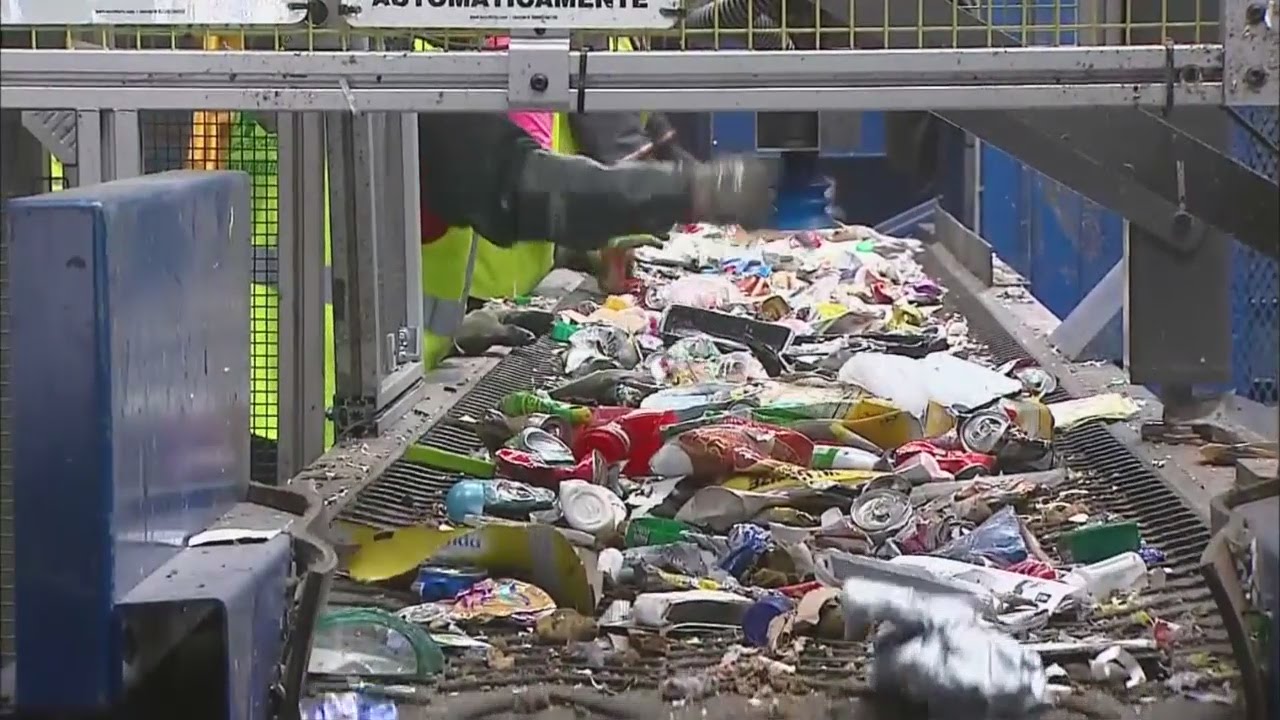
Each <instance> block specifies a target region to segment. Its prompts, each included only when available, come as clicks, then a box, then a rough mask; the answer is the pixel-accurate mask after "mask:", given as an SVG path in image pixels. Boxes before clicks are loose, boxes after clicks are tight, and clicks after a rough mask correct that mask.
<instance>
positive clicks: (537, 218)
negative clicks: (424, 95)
mask: <svg viewBox="0 0 1280 720" xmlns="http://www.w3.org/2000/svg"><path fill="white" fill-rule="evenodd" d="M420 49H427V50H429V48H420ZM571 133H572V130H571V128H570V124H569V123H568V122H567V121H565V120H564V119H562V118H561V119H558V120H553V126H552V137H551V142H550V147H543V146H542V145H540V144H539V143H538V141H537V140H535V139H534V138H533V137H531V136H530V134H529V133H528V132H526V130H524V129H522V127H521V125H519V124H517V123H516V122H513V121H512V118H509V117H507V116H503V115H495V114H485V113H425V114H422V115H420V116H419V152H420V169H421V174H422V177H421V179H422V245H423V250H422V287H423V310H424V325H425V331H426V332H425V335H424V341H423V360H424V362H425V363H426V364H427V366H428V367H432V366H434V365H436V364H437V363H438V362H439V361H440V360H441V359H443V358H444V357H445V356H446V355H449V354H473V353H475V352H478V351H480V350H482V349H483V348H485V347H487V346H488V345H492V344H495V343H511V342H514V341H516V340H518V339H519V338H527V337H528V335H529V333H528V331H525V332H519V333H517V332H514V331H513V330H514V328H516V327H517V326H513V325H511V324H507V323H499V324H498V326H495V325H494V324H493V323H492V322H489V320H490V319H491V317H490V316H487V315H481V316H478V317H476V318H473V321H472V322H469V323H464V318H465V317H466V313H467V303H468V300H469V299H470V298H500V297H514V296H518V295H522V294H525V293H527V292H529V291H530V290H531V289H532V288H533V287H534V286H535V285H536V284H537V283H538V282H539V281H540V280H541V279H542V278H543V277H544V276H545V275H546V274H547V273H548V272H549V271H550V270H551V268H552V265H553V262H554V257H555V250H554V245H561V246H565V247H570V248H574V249H577V250H581V251H591V250H597V249H600V248H603V247H605V246H606V245H607V244H608V243H609V241H610V239H611V238H614V237H619V236H627V235H637V234H658V233H661V232H663V231H665V230H667V229H668V228H670V227H671V226H672V225H673V224H676V223H680V222H689V221H694V220H705V221H710V222H725V223H739V224H744V225H756V224H758V223H760V222H763V220H764V218H765V217H766V216H767V213H768V209H769V207H770V205H771V198H770V192H771V178H770V176H769V173H768V171H767V169H766V166H765V165H764V164H762V163H759V162H756V161H752V160H747V159H726V160H721V161H718V162H716V163H710V164H699V163H681V164H676V163H658V162H643V163H642V162H622V163H619V164H617V165H615V166H612V167H606V166H605V165H603V164H601V163H599V162H596V161H594V160H591V159H588V158H585V157H574V156H571V155H568V154H561V153H568V152H573V151H574V150H575V149H576V147H575V144H574V143H573V140H572V134H571ZM272 141H273V142H274V137H272ZM273 184H274V183H273ZM255 199H256V198H255ZM324 242H325V246H326V259H327V257H328V245H329V243H328V233H327V229H326V237H325V238H324ZM261 290H262V288H256V289H255V290H254V292H260V291H261ZM271 297H273V298H274V295H271ZM273 308H274V306H272V305H271V304H270V303H269V302H267V303H264V302H261V301H260V302H258V303H257V304H256V305H255V314H254V322H253V328H252V329H253V332H254V333H255V334H258V333H260V332H261V333H262V334H264V335H267V334H269V335H270V337H271V338H272V340H274V337H275V332H274V318H275V317H277V316H276V314H275V313H277V312H278V310H274V309H273ZM504 319H507V320H515V321H516V322H522V321H524V322H528V321H533V322H535V327H536V323H537V322H544V321H545V318H538V317H537V316H536V315H535V316H532V317H531V316H525V317H524V318H521V316H518V315H517V316H515V317H507V318H504ZM480 321H483V322H480ZM325 326H326V328H325V329H326V332H325V335H326V348H325V353H326V368H325V377H326V383H325V384H326V394H327V395H328V396H330V397H331V396H332V386H333V383H332V377H333V371H332V360H331V358H332V350H331V345H332V337H333V333H332V315H331V313H329V312H327V313H326V323H325ZM455 340H456V341H457V342H455ZM272 347H274V344H273V345H272ZM264 360H265V362H261V363H255V365H254V366H253V367H252V368H251V369H252V372H251V380H252V385H251V393H252V395H253V405H254V410H255V415H254V418H253V425H252V427H253V428H255V434H256V435H259V437H260V438H262V439H265V440H274V438H275V427H276V423H275V409H276V393H275V388H274V386H275V372H276V369H275V367H274V361H275V358H274V356H272V355H270V354H269V355H268V356H267V357H266V358H264ZM258 365H262V366H261V367H259V366H258ZM260 415H269V416H270V418H269V419H268V421H266V422H263V420H264V418H261V417H259V416H260Z"/></svg>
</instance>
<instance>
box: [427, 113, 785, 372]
mask: <svg viewBox="0 0 1280 720" xmlns="http://www.w3.org/2000/svg"><path fill="white" fill-rule="evenodd" d="M418 128H419V131H418V145H419V152H420V153H421V155H420V162H421V185H422V238H423V244H424V246H425V249H424V252H423V261H422V273H423V274H422V288H423V293H424V296H425V297H424V311H425V312H424V318H425V321H424V322H425V324H426V331H427V339H426V344H425V353H424V355H425V357H426V358H427V359H428V361H430V362H434V361H437V360H438V359H439V358H441V357H443V355H444V354H445V353H447V352H448V351H449V350H450V348H451V347H452V345H453V343H452V342H451V338H452V337H453V336H454V334H455V332H456V331H457V330H458V329H459V327H460V325H461V320H462V318H463V317H464V316H465V311H466V303H467V300H468V299H469V298H470V297H472V296H476V293H475V291H469V290H468V288H467V278H468V276H469V275H472V273H471V272H469V267H470V268H475V269H478V268H479V265H480V263H479V261H478V257H477V256H478V254H479V253H480V246H479V245H478V238H479V237H483V238H484V239H486V240H488V241H489V243H491V244H492V245H494V246H497V247H499V248H514V249H517V251H523V250H530V248H529V243H527V242H524V241H529V240H538V239H545V240H548V241H550V242H551V243H553V244H555V245H561V246H565V247H568V248H572V249H574V250H579V251H593V250H599V249H601V248H604V247H607V246H608V244H609V242H610V240H611V239H612V238H615V237H620V236H627V235H638V234H658V233H662V232H665V231H666V230H668V229H669V228H670V227H671V226H672V225H675V224H677V223H682V222H693V221H700V220H701V221H708V222H717V223H737V224H741V225H746V226H758V225H759V224H760V223H763V221H764V220H765V218H766V217H767V215H768V212H769V209H770V207H771V205H772V202H771V197H770V192H771V178H770V176H769V172H768V170H767V166H766V165H765V164H763V163H762V162H759V161H754V160H747V159H741V158H727V159H721V160H717V161H713V162H711V163H669V162H652V161H651V162H622V163H618V164H616V165H612V166H606V165H603V164H601V163H599V162H596V161H595V160H591V159H589V158H585V157H581V156H572V155H564V154H557V153H553V152H549V151H547V150H544V149H542V148H541V147H539V146H538V144H537V143H536V142H535V141H534V140H533V139H532V138H530V137H529V135H528V134H526V133H525V132H524V131H523V130H522V129H520V127H519V126H517V125H516V124H515V123H513V122H511V120H510V119H508V118H507V117H504V116H500V115H492V114H479V113H427V114H423V115H420V116H419V118H418ZM473 148H485V149H486V150H485V152H484V153H483V154H482V155H479V156H478V155H477V154H476V153H475V152H474V150H473ZM438 243H443V244H444V246H445V247H446V248H448V249H447V251H445V250H437V247H436V246H437V244H438ZM533 248H535V249H534V250H532V251H533V252H537V253H538V254H539V255H538V263H539V265H540V268H547V269H549V268H550V266H551V261H552V260H553V258H554V251H553V249H552V248H551V247H549V246H547V244H546V243H533ZM544 272H545V270H544ZM514 274H515V271H514V270H513V272H512V275H514ZM540 276H541V275H540V274H539V275H538V276H537V278H531V279H532V283H530V284H529V286H528V287H530V288H531V287H532V284H533V283H536V282H537V279H540ZM495 279H496V280H497V282H498V283H499V284H498V285H497V287H499V288H501V287H502V285H501V282H502V280H503V279H504V278H502V277H501V276H499V277H497V278H490V279H489V281H493V280H495ZM475 281H476V278H475V277H473V278H472V282H473V283H474V282H475ZM513 284H514V283H513ZM513 289H514V290H515V292H516V293H519V292H521V290H520V288H519V287H514V288H513ZM509 292H510V291H508V293H509ZM524 292H527V290H524ZM508 293H503V294H504V295H506V294H508ZM442 318H449V319H448V320H446V321H445V322H440V320H441V319H442ZM458 349H460V348H458Z"/></svg>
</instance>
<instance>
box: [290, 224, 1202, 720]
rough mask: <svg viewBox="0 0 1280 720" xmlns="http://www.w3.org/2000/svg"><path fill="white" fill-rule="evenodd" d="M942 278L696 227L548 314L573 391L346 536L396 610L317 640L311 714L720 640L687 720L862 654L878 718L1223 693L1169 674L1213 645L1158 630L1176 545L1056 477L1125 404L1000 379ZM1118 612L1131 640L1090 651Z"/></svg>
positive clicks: (1069, 479) (354, 619)
mask: <svg viewBox="0 0 1280 720" xmlns="http://www.w3.org/2000/svg"><path fill="white" fill-rule="evenodd" d="M920 250H921V248H920V246H919V243H917V242H915V241H912V240H906V239H900V238H892V237H886V236H883V235H880V234H877V233H876V232H874V231H872V230H870V229H868V228H863V227H845V228H840V229H838V230H833V231H807V232H800V233H754V234H748V233H745V232H741V231H738V230H736V229H734V228H719V227H711V226H705V225H698V226H690V227H686V228H681V229H680V231H678V232H674V233H673V234H672V235H671V239H670V241H669V242H668V243H666V244H665V245H664V246H663V247H660V248H643V249H641V250H640V251H638V252H637V264H636V270H635V272H634V275H633V277H631V278H629V279H628V280H627V281H626V284H625V289H626V291H627V292H626V293H625V294H620V295H612V296H609V297H607V298H605V299H603V300H601V301H599V302H594V301H593V302H586V303H582V304H579V305H575V306H572V307H567V308H566V307H562V308H560V309H558V310H557V311H555V317H554V320H553V323H552V331H551V338H552V339H553V340H554V341H555V342H557V343H559V348H560V351H559V355H560V357H561V358H562V360H563V372H562V373H561V377H560V379H559V380H558V381H556V382H555V383H553V384H552V385H551V386H550V387H546V388H543V389H539V390H531V391H525V392H516V393H512V394H510V395H508V396H506V397H504V398H502V400H501V402H500V403H499V404H498V406H497V407H495V408H493V409H492V411H490V412H489V413H487V414H485V415H484V416H483V417H464V418H459V419H457V421H458V422H459V423H460V424H463V425H465V426H466V427H467V428H469V429H471V430H472V431H473V432H474V433H475V435H476V436H477V437H478V438H479V439H480V440H481V442H482V444H483V445H484V449H483V451H482V453H481V454H480V455H479V456H478V457H468V458H464V459H462V460H463V461H465V462H464V463H463V464H464V465H465V467H467V468H468V473H469V474H468V476H466V477H460V478H458V480H457V481H456V482H455V483H454V484H453V485H452V486H451V487H450V488H449V490H448V492H447V495H445V496H444V497H443V499H442V503H441V506H440V508H439V515H438V518H439V519H438V522H435V523H431V524H424V525H419V526H415V527H408V528H402V529H398V530H395V531H380V530H377V529H373V528H368V527H362V526H358V525H346V526H344V527H343V530H344V532H345V535H346V538H345V543H346V545H347V547H346V551H347V552H346V555H347V558H346V563H345V568H346V573H347V576H348V577H349V579H350V580H351V581H354V582H357V583H361V584H363V585H364V586H366V587H376V588H377V589H378V590H377V591H378V593H379V595H378V597H379V601H378V604H379V605H380V607H379V608H378V609H374V608H371V607H370V608H362V609H358V610H351V609H334V610H332V611H331V612H330V614H329V615H326V616H325V618H324V619H323V621H322V624H321V628H320V631H319V633H318V634H317V637H316V639H315V652H314V656H313V658H312V666H311V670H312V674H313V678H318V679H320V680H323V679H325V678H328V679H330V680H332V681H334V682H337V681H339V680H342V681H343V682H346V683H347V684H346V685H342V686H341V687H330V688H329V689H330V690H333V691H334V692H332V693H330V694H327V695H322V696H319V697H318V698H317V699H315V700H314V702H315V703H318V705H316V706H315V707H313V708H312V710H311V712H312V715H311V716H312V717H345V715H342V714H341V713H342V712H344V710H342V707H347V708H357V706H358V705H359V704H360V703H365V704H366V705H367V704H369V703H375V704H376V703H378V702H382V703H384V705H385V706H387V707H391V708H394V703H395V701H396V700H397V699H398V700H400V701H401V702H408V701H412V700H413V698H414V697H417V696H416V695H415V693H417V692H418V690H413V691H412V692H410V691H407V690H404V687H403V686H401V687H400V692H399V693H398V694H397V693H393V692H390V691H389V690H388V689H387V688H385V687H384V688H383V690H382V691H381V693H379V692H378V691H377V689H376V687H375V686H376V683H374V682H372V681H371V680H368V679H365V680H360V681H359V682H358V683H357V684H351V683H352V682H353V681H352V680H351V678H352V677H362V678H370V677H376V678H380V679H381V680H382V681H386V680H387V678H398V679H400V681H402V682H405V681H409V680H417V681H428V682H433V683H438V684H439V683H444V682H445V679H446V678H465V677H469V676H471V675H472V674H473V673H474V668H476V667H485V668H487V669H489V670H491V671H496V672H498V673H501V672H503V671H509V670H512V668H513V666H514V665H515V662H516V660H515V658H516V656H518V655H520V651H519V650H518V649H517V648H520V647H525V646H538V645H541V646H551V647H555V648H559V649H560V651H561V654H562V655H564V656H566V657H573V658H575V659H576V660H577V661H578V667H583V666H585V667H586V668H588V670H587V671H586V672H585V673H580V674H577V675H575V676H574V677H573V678H572V679H571V682H574V683H580V684H586V685H597V686H598V685H599V684H607V683H605V682H604V681H602V680H601V678H602V677H604V673H603V672H602V671H603V669H604V668H606V667H610V666H612V667H616V666H618V665H619V664H622V665H624V666H625V665H631V666H635V667H638V666H643V665H645V664H646V659H647V658H653V657H661V656H664V655H666V654H669V653H672V652H674V651H675V648H677V647H681V646H684V647H697V646H701V647H704V648H706V647H711V646H712V640H711V639H712V638H716V639H717V640H716V642H723V641H724V638H729V642H728V644H723V645H716V646H715V647H721V648H723V649H722V651H720V650H718V651H716V656H717V658H718V661H716V662H712V663H707V664H705V666H703V667H701V668H695V669H689V670H684V671H681V672H678V673H672V672H668V673H666V676H665V677H662V678H660V680H659V681H658V689H659V690H660V691H661V693H662V694H663V696H664V697H665V698H667V699H668V700H669V701H670V702H676V703H687V702H691V701H696V700H698V699H700V698H703V697H707V696H709V695H715V694H718V693H728V692H732V693H738V694H744V695H748V696H754V697H763V696H771V697H780V696H786V695H788V694H804V693H806V692H809V690H808V689H806V685H805V682H806V678H805V677H804V676H803V675H804V673H802V672H797V664H796V663H797V662H798V660H799V658H800V657H801V656H802V655H803V654H804V653H806V652H808V651H809V649H811V648H812V647H814V646H821V645H823V644H824V643H830V644H833V645H832V646H840V647H848V646H852V647H857V648H861V651H860V653H859V655H860V658H861V660H860V661H859V662H851V663H849V664H848V665H846V666H845V672H846V673H847V674H848V675H850V678H849V679H850V680H851V681H855V682H858V683H862V684H863V686H864V688H865V690H866V691H867V692H868V693H870V694H872V695H884V696H893V697H894V698H895V700H896V701H907V702H910V703H914V704H917V705H920V706H924V707H926V708H932V709H935V710H936V709H937V708H941V707H946V708H949V709H955V708H965V709H966V711H968V712H969V713H970V714H969V715H966V716H967V717H969V716H971V717H1029V716H1031V715H1032V714H1033V713H1035V712H1037V711H1039V710H1041V709H1044V708H1047V707H1050V706H1052V705H1053V704H1054V703H1055V702H1057V701H1061V699H1062V698H1064V697H1069V696H1071V694H1072V693H1073V692H1076V691H1078V690H1080V689H1082V688H1096V687H1104V688H1106V689H1108V690H1109V691H1110V692H1113V693H1114V694H1115V695H1116V696H1118V697H1121V698H1124V699H1125V700H1126V702H1131V703H1138V702H1142V701H1143V700H1144V698H1148V697H1151V696H1159V695H1163V694H1169V693H1173V692H1202V693H1209V692H1215V693H1218V694H1220V695H1221V694H1224V693H1225V692H1226V691H1225V690H1223V687H1224V683H1223V682H1221V678H1220V677H1217V676H1215V674H1214V672H1215V670H1214V668H1211V667H1208V665H1209V662H1208V661H1207V660H1205V661H1204V662H1202V663H1200V665H1199V666H1198V667H1195V668H1172V667H1171V666H1169V665H1168V664H1167V661H1166V657H1165V656H1164V655H1161V651H1162V650H1167V649H1168V648H1170V647H1172V646H1174V645H1176V644H1178V643H1180V642H1184V641H1186V640H1187V639H1188V638H1189V637H1191V636H1192V635H1194V633H1195V632H1196V629H1195V628H1194V627H1192V626H1190V625H1189V624H1188V623H1185V622H1175V620H1176V619H1171V618H1157V617H1151V616H1150V615H1145V616H1144V609H1143V605H1142V604H1141V602H1140V599H1139V598H1140V594H1141V593H1143V592H1155V591H1158V590H1159V589H1160V588H1161V587H1163V586H1164V585H1165V584H1166V583H1167V582H1169V579H1168V577H1167V575H1166V572H1165V571H1164V569H1163V568H1162V567H1161V566H1162V563H1163V562H1164V557H1163V555H1162V553H1161V551H1160V549H1159V548H1156V547H1151V546H1149V545H1147V544H1146V543H1144V542H1143V538H1142V535H1141V532H1140V530H1139V527H1138V525H1137V524H1136V523H1134V522H1130V521H1126V520H1125V519H1123V518H1116V517H1111V516H1108V515H1107V514H1106V513H1104V512H1101V511H1100V510H1098V509H1097V508H1093V507H1091V505H1090V498H1089V497H1088V495H1087V493H1085V492H1083V491H1080V490H1078V489H1075V485H1076V482H1075V481H1076V479H1077V478H1076V477H1075V476H1074V475H1073V473H1072V472H1070V471H1068V470H1067V469H1066V468H1064V467H1063V465H1062V463H1061V460H1060V458H1059V457H1058V455H1059V453H1058V452H1057V450H1056V447H1055V439H1056V438H1059V437H1060V436H1061V434H1062V433H1063V432H1066V431H1068V430H1070V429H1071V428H1073V427H1074V426H1077V425H1079V424H1081V423H1084V422H1087V421H1091V420H1099V419H1102V420H1106V419H1124V418H1126V417H1129V416H1130V415H1132V414H1133V413H1135V412H1136V411H1137V408H1136V406H1135V405H1134V403H1133V402H1132V401H1131V400H1128V399H1127V398H1125V397H1123V396H1121V395H1104V396H1100V397H1093V398H1086V399H1082V400H1065V401H1061V402H1048V401H1047V398H1048V397H1049V396H1050V394H1051V393H1053V391H1054V390H1055V389H1056V380H1055V378H1054V376H1053V375H1052V374H1050V373H1049V372H1046V371H1045V370H1044V369H1042V368H1040V367H1037V366H1035V365H1034V364H1028V363H1017V362H1015V363H1009V364H1005V365H1001V366H993V365H992V364H991V363H989V362H986V361H985V360H984V356H983V352H982V348H981V347H979V346H977V345H976V344H975V343H973V342H972V341H971V340H970V338H969V336H968V329H967V326H966V323H965V321H964V319H963V318H960V317H956V316H955V315H954V313H953V312H951V311H950V310H948V309H947V307H946V305H945V303H944V299H945V295H946V292H945V290H944V289H943V288H942V287H940V286H939V285H938V284H937V283H936V282H935V281H933V280H932V279H930V278H928V277H926V276H925V274H924V272H923V271H922V269H921V266H920V265H919V263H918V262H917V260H916V255H917V253H918V252H920ZM370 604H372V603H370ZM1117 614H1122V615H1125V616H1127V617H1130V618H1131V620H1132V622H1126V623H1124V628H1125V631H1124V636H1123V637H1117V636H1116V633H1115V632H1114V628H1115V624H1114V623H1112V624H1111V625H1109V626H1108V627H1109V628H1112V630H1111V631H1109V632H1108V633H1107V634H1105V635H1104V634H1100V633H1097V632H1092V633H1091V632H1089V629H1090V628H1091V627H1093V625H1092V623H1093V621H1094V620H1096V619H1097V618H1101V617H1115V616H1116V615H1117ZM845 644H852V645H845ZM1148 657H1155V658H1156V659H1157V660H1156V662H1154V663H1152V662H1149V661H1145V660H1144V661H1140V660H1139V658H1148ZM590 668H596V669H597V670H600V671H601V672H597V673H595V674H592V673H591V671H590V670H589V669H590ZM455 669H456V670H455ZM541 670H542V671H543V672H544V676H543V677H544V678H545V677H546V675H545V673H550V670H549V669H548V668H545V667H544V668H541ZM1177 671H1181V673H1182V674H1181V676H1179V673H1178V672H1177ZM1157 674H1163V676H1164V677H1165V678H1171V679H1173V680H1176V681H1177V682H1179V683H1182V684H1181V685H1177V684H1170V683H1168V682H1165V683H1162V682H1156V681H1155V680H1157V679H1158V678H1156V677H1155V676H1156V675H1157ZM1222 674H1225V671H1223V673H1222ZM1179 677H1181V680H1178V679H1177V678H1179ZM343 679H345V680H343ZM552 679H558V680H560V681H563V680H564V678H562V677H561V678H552ZM628 682H631V681H628ZM453 687H454V688H455V689H456V688H458V687H462V686H461V685H456V684H455V685H454V686H453ZM1206 688H1209V689H1206ZM338 690H345V691H346V692H345V693H343V692H337V691H338ZM371 693H372V694H371ZM406 693H407V694H406ZM370 697H382V698H384V700H370V699H369V698H370ZM325 703H328V705H325ZM344 703H345V705H344ZM339 706H341V707H339ZM326 707H327V708H328V709H327V710H326ZM360 707H364V706H360ZM325 712H328V713H329V714H324V713H325ZM352 712H356V710H354V709H353V710H352ZM363 712H365V713H366V714H365V715H355V714H352V715H351V717H366V716H368V717H373V716H375V715H374V714H370V713H372V712H373V711H370V710H368V709H367V708H366V709H365V710H363ZM388 712H390V711H389V710H388ZM335 713H336V714H335ZM306 716H307V715H305V714H304V717H306ZM376 716H378V717H384V715H376ZM388 717H389V716H388Z"/></svg>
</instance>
